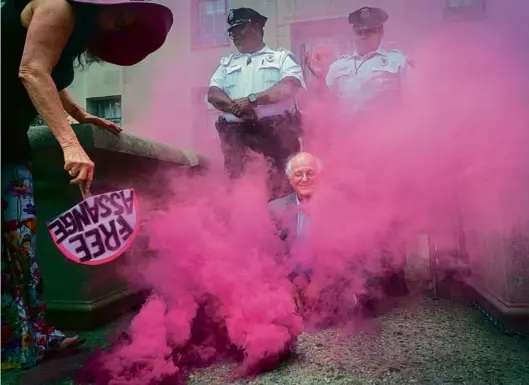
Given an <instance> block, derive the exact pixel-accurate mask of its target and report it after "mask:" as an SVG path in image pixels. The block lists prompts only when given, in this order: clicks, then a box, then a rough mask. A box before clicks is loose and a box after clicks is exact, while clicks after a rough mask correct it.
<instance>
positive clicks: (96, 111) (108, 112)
mask: <svg viewBox="0 0 529 385" xmlns="http://www.w3.org/2000/svg"><path fill="white" fill-rule="evenodd" d="M86 109H87V110H88V112H89V113H90V114H92V115H95V116H99V117H101V118H105V119H107V120H110V121H111V122H114V123H116V124H118V125H120V124H121V96H108V97H104V98H89V99H86Z"/></svg>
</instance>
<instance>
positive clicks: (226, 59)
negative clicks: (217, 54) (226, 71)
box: [220, 54, 233, 66]
mask: <svg viewBox="0 0 529 385" xmlns="http://www.w3.org/2000/svg"><path fill="white" fill-rule="evenodd" d="M231 59H233V54H230V55H228V56H223V57H221V59H220V64H221V65H223V66H227V65H228V64H230V62H231Z"/></svg>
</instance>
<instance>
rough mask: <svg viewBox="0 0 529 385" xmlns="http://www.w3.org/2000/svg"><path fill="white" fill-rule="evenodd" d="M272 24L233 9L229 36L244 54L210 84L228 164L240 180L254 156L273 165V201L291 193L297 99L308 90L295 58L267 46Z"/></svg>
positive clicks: (226, 60) (229, 59) (230, 59)
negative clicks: (287, 173) (289, 165)
mask: <svg viewBox="0 0 529 385" xmlns="http://www.w3.org/2000/svg"><path fill="white" fill-rule="evenodd" d="M266 21H267V18H266V17H265V16H263V15H261V14H259V13H258V12H256V11H255V10H253V9H250V8H238V9H232V10H231V11H230V13H229V15H228V25H229V29H228V33H229V34H230V37H231V39H232V40H233V43H234V45H235V47H236V48H237V50H238V51H239V53H236V54H231V55H229V56H225V57H223V58H222V59H221V60H220V63H219V66H218V67H217V70H216V71H215V73H214V74H213V77H212V78H211V81H210V83H209V90H208V101H209V102H210V103H211V104H212V105H213V106H214V107H215V108H216V109H218V110H220V111H222V112H223V114H222V116H221V117H220V118H219V120H218V122H217V123H216V128H217V131H218V132H219V137H220V141H221V148H222V153H223V155H224V164H225V168H226V171H227V172H228V174H229V175H230V176H231V177H233V178H236V177H238V176H240V175H241V173H242V172H243V170H244V164H245V159H247V157H246V155H247V153H248V152H249V151H253V152H257V153H261V154H263V155H264V156H265V157H266V158H267V160H268V161H269V162H270V164H271V173H270V180H269V184H270V189H271V195H272V197H277V196H280V195H281V194H283V193H284V192H286V191H288V183H287V181H286V180H285V179H286V178H284V174H283V170H284V167H285V163H286V160H287V159H288V158H289V157H290V156H291V155H293V154H295V153H297V152H298V151H299V146H300V141H299V136H300V134H301V120H300V116H299V112H298V110H297V107H296V102H295V95H296V93H297V91H298V90H299V89H301V88H303V87H305V83H304V81H303V75H302V70H301V67H300V65H299V63H298V62H297V60H296V58H295V57H294V55H293V53H292V52H290V51H287V50H283V49H279V50H275V49H272V48H270V47H269V46H268V45H266V44H265V43H264V41H263V36H264V26H265V24H266Z"/></svg>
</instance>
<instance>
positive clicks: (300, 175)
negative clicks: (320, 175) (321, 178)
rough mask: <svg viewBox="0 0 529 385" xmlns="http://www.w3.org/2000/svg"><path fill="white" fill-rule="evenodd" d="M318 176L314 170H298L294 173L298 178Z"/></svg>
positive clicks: (309, 178)
mask: <svg viewBox="0 0 529 385" xmlns="http://www.w3.org/2000/svg"><path fill="white" fill-rule="evenodd" d="M315 177H316V173H315V172H314V171H312V170H309V171H296V172H295V173H294V178H295V179H296V180H303V178H306V179H308V180H311V179H314V178H315Z"/></svg>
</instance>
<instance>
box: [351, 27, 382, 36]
mask: <svg viewBox="0 0 529 385" xmlns="http://www.w3.org/2000/svg"><path fill="white" fill-rule="evenodd" d="M381 30H382V29H381V28H380V27H371V28H354V27H353V31H354V32H355V33H356V34H357V35H358V36H364V35H365V36H371V35H374V34H376V33H379V32H380V31H381Z"/></svg>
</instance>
